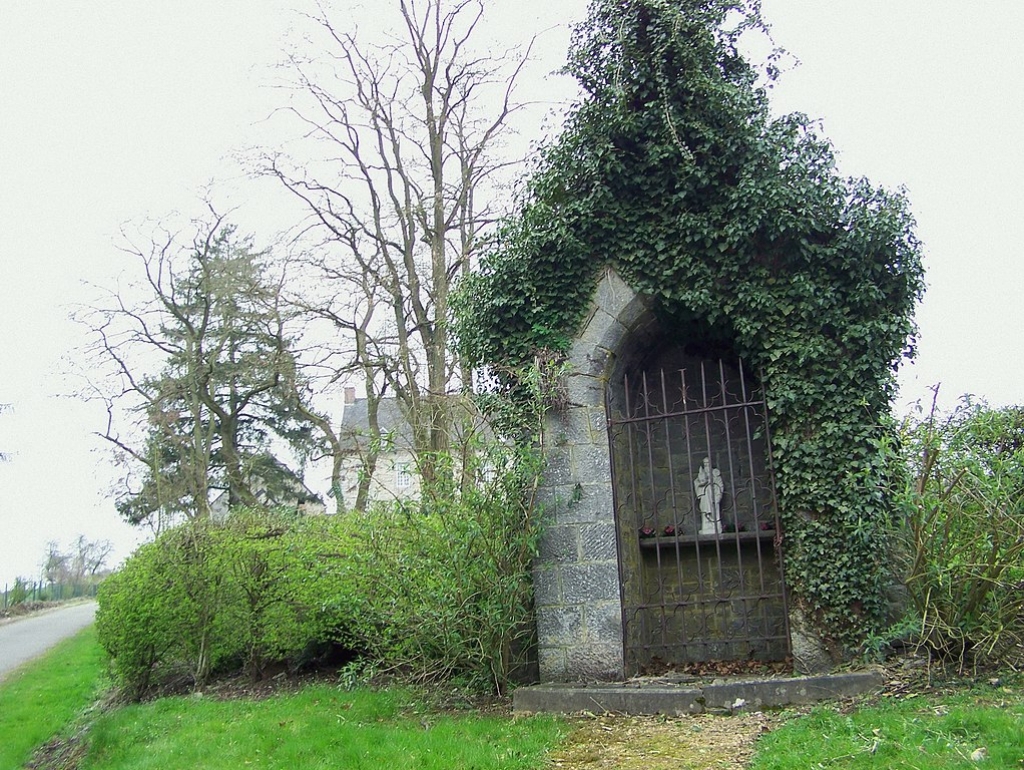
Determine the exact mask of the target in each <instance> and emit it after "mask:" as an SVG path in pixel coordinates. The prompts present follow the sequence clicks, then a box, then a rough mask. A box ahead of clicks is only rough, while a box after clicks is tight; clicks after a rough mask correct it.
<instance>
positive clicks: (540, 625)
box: [534, 268, 649, 681]
mask: <svg viewBox="0 0 1024 770" xmlns="http://www.w3.org/2000/svg"><path fill="white" fill-rule="evenodd" d="M645 319H649V313H648V311H647V306H646V303H645V302H644V300H643V299H642V298H641V297H640V296H639V295H637V293H636V292H634V291H633V290H632V289H631V288H630V287H629V286H627V285H626V284H625V283H624V282H623V281H622V279H621V278H620V277H619V276H618V275H617V274H616V273H615V271H614V270H612V269H611V268H609V269H607V270H606V271H605V274H604V275H603V276H602V278H601V281H600V283H599V284H598V287H597V290H596V291H595V293H594V297H593V299H592V301H591V307H590V311H589V313H588V316H587V319H586V321H585V322H584V325H583V328H582V331H581V333H580V335H579V336H578V337H577V339H576V340H575V342H574V343H573V346H572V349H571V351H570V354H569V366H570V373H569V375H568V407H567V408H566V409H565V410H564V411H563V412H561V413H557V414H555V413H552V414H549V415H548V417H547V418H546V423H545V456H546V458H547V470H546V473H545V476H544V482H543V485H542V488H541V490H540V501H541V503H542V504H544V506H545V509H546V510H547V511H548V515H549V519H548V522H547V527H546V529H545V531H544V534H543V537H542V539H541V544H540V555H539V557H538V558H537V560H536V562H535V565H534V585H535V592H536V611H537V632H538V641H539V659H540V675H541V679H542V680H544V681H585V680H617V679H622V678H623V676H624V673H625V665H624V657H623V626H622V599H621V587H620V580H619V566H618V555H617V547H616V522H615V506H614V502H613V496H612V481H611V458H610V454H609V448H608V429H607V416H606V414H605V388H606V385H607V383H608V379H609V377H610V376H611V374H612V372H613V371H614V370H615V368H616V366H615V363H616V358H617V356H618V355H619V352H620V350H621V346H622V344H623V342H624V340H626V339H627V338H629V337H630V336H632V334H633V332H634V331H635V330H636V328H637V327H638V326H639V325H642V323H643V322H644V320H645Z"/></svg>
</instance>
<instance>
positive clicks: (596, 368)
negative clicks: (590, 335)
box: [568, 342, 611, 377]
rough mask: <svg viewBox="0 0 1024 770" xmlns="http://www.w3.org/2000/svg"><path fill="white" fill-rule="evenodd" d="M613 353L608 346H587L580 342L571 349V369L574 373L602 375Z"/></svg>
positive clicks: (569, 360) (569, 359) (592, 375)
mask: <svg viewBox="0 0 1024 770" xmlns="http://www.w3.org/2000/svg"><path fill="white" fill-rule="evenodd" d="M610 357H611V353H610V352H609V351H608V349H607V348H603V347H592V346H586V345H583V344H581V343H579V342H577V343H575V344H574V345H573V346H572V349H571V350H570V351H569V358H568V362H569V370H570V371H571V372H572V373H573V374H586V375H589V376H591V377H601V376H602V375H604V373H605V370H606V369H607V367H608V363H609V359H610Z"/></svg>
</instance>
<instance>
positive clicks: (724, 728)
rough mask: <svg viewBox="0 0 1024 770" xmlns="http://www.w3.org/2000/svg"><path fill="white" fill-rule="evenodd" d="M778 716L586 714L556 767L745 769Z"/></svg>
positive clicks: (560, 751) (558, 754)
mask: <svg viewBox="0 0 1024 770" xmlns="http://www.w3.org/2000/svg"><path fill="white" fill-rule="evenodd" d="M777 719H779V717H774V716H770V715H767V714H764V713H761V712H754V713H750V714H736V715H731V716H718V715H713V714H697V715H694V716H688V717H678V718H664V717H632V716H630V717H627V716H613V715H604V716H588V717H584V718H583V719H581V720H580V721H579V723H578V725H577V727H576V729H575V730H574V731H573V733H572V734H570V736H569V738H568V739H567V740H566V741H565V743H564V744H563V745H562V746H561V747H560V748H559V749H558V750H557V751H556V752H554V753H553V754H552V755H551V757H550V759H551V766H552V767H556V768H561V770H601V769H603V768H609V769H611V768H615V770H663V769H664V770H668V769H669V768H672V770H678V768H693V770H720V769H723V770H724V769H728V768H744V767H746V766H747V763H748V762H749V761H750V758H751V757H752V756H753V754H754V744H755V743H756V742H757V739H758V738H759V737H760V736H761V735H763V734H764V733H766V732H768V731H769V730H770V729H771V728H772V725H773V724H774V720H777Z"/></svg>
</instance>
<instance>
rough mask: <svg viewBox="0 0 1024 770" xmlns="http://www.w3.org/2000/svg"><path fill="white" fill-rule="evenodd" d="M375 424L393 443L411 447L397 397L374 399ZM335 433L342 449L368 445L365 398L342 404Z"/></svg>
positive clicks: (367, 414) (382, 434) (405, 447)
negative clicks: (375, 402)
mask: <svg viewBox="0 0 1024 770" xmlns="http://www.w3.org/2000/svg"><path fill="white" fill-rule="evenodd" d="M377 425H378V426H379V427H380V433H381V436H382V437H389V438H390V440H391V442H392V443H393V445H394V446H395V447H398V448H403V449H407V448H411V447H412V428H411V427H410V426H409V421H408V420H407V419H405V415H404V414H403V412H402V407H401V404H400V403H399V401H398V399H395V398H382V399H380V400H379V401H378V402H377ZM339 434H340V435H339V439H340V440H341V446H342V449H343V450H344V451H347V452H357V451H362V450H364V449H365V448H366V447H367V446H368V445H369V442H370V416H369V399H365V398H357V399H355V401H353V402H352V403H351V404H345V410H344V412H342V416H341V428H340V430H339Z"/></svg>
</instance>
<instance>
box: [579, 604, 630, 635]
mask: <svg viewBox="0 0 1024 770" xmlns="http://www.w3.org/2000/svg"><path fill="white" fill-rule="evenodd" d="M583 626H584V628H585V629H586V630H585V634H586V635H585V637H584V638H585V639H587V641H589V642H591V643H594V642H596V643H600V644H617V645H620V646H621V644H622V607H621V606H620V604H619V602H594V603H592V604H587V605H585V606H584V607H583Z"/></svg>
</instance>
